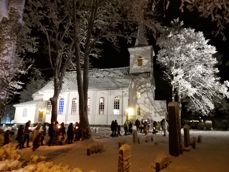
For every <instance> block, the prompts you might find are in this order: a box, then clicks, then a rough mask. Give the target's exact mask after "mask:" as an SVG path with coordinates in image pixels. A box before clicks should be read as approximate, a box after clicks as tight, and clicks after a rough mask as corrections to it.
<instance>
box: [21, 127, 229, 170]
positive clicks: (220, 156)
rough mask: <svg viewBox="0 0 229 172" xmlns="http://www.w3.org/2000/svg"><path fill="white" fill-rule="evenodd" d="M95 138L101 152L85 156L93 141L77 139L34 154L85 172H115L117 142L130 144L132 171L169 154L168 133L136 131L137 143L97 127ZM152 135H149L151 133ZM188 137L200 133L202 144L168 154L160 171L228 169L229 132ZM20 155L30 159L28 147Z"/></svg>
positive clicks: (206, 132) (41, 149)
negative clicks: (101, 148) (166, 164)
mask: <svg viewBox="0 0 229 172" xmlns="http://www.w3.org/2000/svg"><path fill="white" fill-rule="evenodd" d="M97 131H98V133H96V134H94V140H99V141H101V142H102V143H103V144H104V148H105V150H104V152H102V153H96V154H92V155H90V156H87V155H86V148H87V146H88V145H89V144H91V143H92V142H93V141H94V140H87V141H79V142H75V143H74V144H70V145H62V146H42V147H39V148H38V149H37V150H36V151H35V152H34V153H36V154H38V155H45V156H47V158H48V160H51V161H54V162H55V163H58V164H64V165H66V164H67V165H69V166H70V167H78V168H80V169H82V170H83V171H84V172H88V171H90V170H95V171H96V172H117V171H118V170H117V169H118V150H119V149H118V142H126V143H128V144H130V145H131V160H130V161H131V169H130V170H131V172H151V171H155V169H154V168H153V166H154V165H155V161H156V159H158V157H160V156H161V155H168V136H163V134H162V133H158V134H156V135H153V137H154V141H153V142H152V141H151V140H148V141H147V142H146V141H145V140H146V138H149V136H150V135H148V136H144V135H143V134H139V137H140V144H138V143H135V144H133V143H132V136H131V135H128V136H121V137H113V138H112V137H109V133H108V129H107V130H106V131H105V130H102V129H99V130H97ZM151 135H152V134H151ZM190 135H191V137H197V136H199V135H201V136H202V143H197V146H196V149H192V148H190V151H185V152H183V154H181V155H179V156H178V157H172V156H171V163H170V164H169V165H168V167H167V168H165V169H163V170H161V171H162V172H184V171H185V172H205V171H207V172H228V171H229V166H228V157H229V132H228V131H225V132H223V131H196V130H191V131H190ZM22 152H23V155H24V156H26V157H27V158H29V156H30V155H31V154H33V152H32V150H31V149H23V150H22Z"/></svg>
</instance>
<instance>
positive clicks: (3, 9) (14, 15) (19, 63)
mask: <svg viewBox="0 0 229 172" xmlns="http://www.w3.org/2000/svg"><path fill="white" fill-rule="evenodd" d="M23 11H24V0H12V1H9V2H8V1H7V0H2V1H0V25H1V27H0V100H1V101H0V103H1V107H4V106H5V105H6V104H8V103H9V101H10V100H11V99H12V97H13V96H14V95H15V94H17V93H18V90H19V89H21V88H22V84H23V83H21V82H20V80H19V75H21V74H24V73H25V72H26V71H25V68H24V67H23V66H24V62H23V60H21V59H20V58H19V57H18V49H17V45H18V40H19V33H20V31H21V27H22V24H23V22H22V15H23ZM23 68H24V69H23ZM1 110H2V111H4V109H1Z"/></svg>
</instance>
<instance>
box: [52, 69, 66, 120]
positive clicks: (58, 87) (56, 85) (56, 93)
mask: <svg viewBox="0 0 229 172" xmlns="http://www.w3.org/2000/svg"><path fill="white" fill-rule="evenodd" d="M54 73H55V72H54ZM62 80H63V79H59V78H58V75H57V72H56V73H55V74H54V81H53V82H54V93H53V97H52V98H51V99H50V101H51V104H52V116H51V122H56V121H57V109H58V107H57V105H58V97H59V94H60V90H61V87H62Z"/></svg>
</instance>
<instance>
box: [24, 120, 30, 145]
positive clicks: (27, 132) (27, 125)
mask: <svg viewBox="0 0 229 172" xmlns="http://www.w3.org/2000/svg"><path fill="white" fill-rule="evenodd" d="M30 125H31V121H30V120H29V121H28V122H26V123H25V130H24V144H25V143H26V147H30V146H29V141H30V132H31V130H30Z"/></svg>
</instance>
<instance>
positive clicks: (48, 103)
mask: <svg viewBox="0 0 229 172" xmlns="http://www.w3.org/2000/svg"><path fill="white" fill-rule="evenodd" d="M51 111H52V104H51V101H50V100H49V101H48V102H47V108H46V113H47V114H50V113H51Z"/></svg>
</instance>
